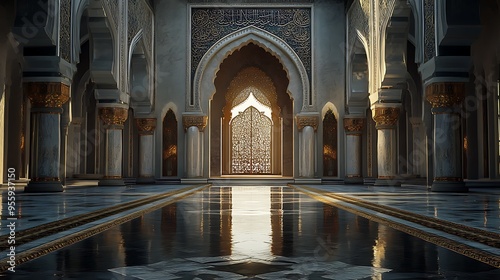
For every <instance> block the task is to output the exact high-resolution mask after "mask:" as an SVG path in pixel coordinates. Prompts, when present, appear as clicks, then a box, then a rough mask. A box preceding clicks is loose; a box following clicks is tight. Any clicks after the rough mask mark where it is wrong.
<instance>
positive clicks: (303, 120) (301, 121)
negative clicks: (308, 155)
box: [295, 116, 319, 131]
mask: <svg viewBox="0 0 500 280" xmlns="http://www.w3.org/2000/svg"><path fill="white" fill-rule="evenodd" d="M295 119H296V121H297V129H298V130H299V131H302V129H304V127H306V126H310V127H312V128H313V129H314V131H317V130H318V122H319V119H318V116H296V117H295Z"/></svg>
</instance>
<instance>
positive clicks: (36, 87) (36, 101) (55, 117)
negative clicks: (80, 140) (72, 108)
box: [24, 82, 69, 192]
mask: <svg viewBox="0 0 500 280" xmlns="http://www.w3.org/2000/svg"><path fill="white" fill-rule="evenodd" d="M24 91H25V92H26V93H27V94H28V98H29V99H30V101H31V104H32V109H31V112H32V116H33V117H32V120H33V123H32V133H33V138H32V146H31V160H30V163H31V167H30V170H31V174H30V179H31V180H30V182H29V184H28V185H27V186H26V188H25V189H24V191H25V192H60V191H63V185H62V183H61V179H60V159H61V158H60V155H61V113H62V112H63V109H62V105H63V104H64V103H66V102H67V101H68V100H69V86H68V85H65V84H63V83H58V82H28V83H25V84H24Z"/></svg>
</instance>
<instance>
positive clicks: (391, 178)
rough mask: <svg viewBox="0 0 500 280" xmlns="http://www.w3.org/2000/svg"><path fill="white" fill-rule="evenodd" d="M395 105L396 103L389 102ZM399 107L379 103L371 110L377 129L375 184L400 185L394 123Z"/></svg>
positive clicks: (396, 120) (397, 116)
mask: <svg viewBox="0 0 500 280" xmlns="http://www.w3.org/2000/svg"><path fill="white" fill-rule="evenodd" d="M391 105H392V106H395V105H397V104H391ZM399 112H400V109H399V107H389V106H388V105H386V104H384V105H382V104H380V105H377V106H375V108H373V110H372V116H373V120H374V121H375V122H376V126H375V128H376V129H377V131H378V133H377V167H378V177H377V180H376V181H375V185H376V186H386V185H400V184H401V183H400V182H399V181H398V180H397V178H396V177H397V170H398V168H397V167H398V166H397V152H396V151H397V150H396V148H397V136H396V129H397V127H396V125H397V122H398V118H399Z"/></svg>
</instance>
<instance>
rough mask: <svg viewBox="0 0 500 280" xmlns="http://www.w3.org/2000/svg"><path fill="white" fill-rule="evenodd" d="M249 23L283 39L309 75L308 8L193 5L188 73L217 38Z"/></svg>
mask: <svg viewBox="0 0 500 280" xmlns="http://www.w3.org/2000/svg"><path fill="white" fill-rule="evenodd" d="M248 26H255V27H258V28H261V29H263V30H266V31H268V32H270V33H272V34H274V35H276V36H278V37H280V38H281V39H283V40H284V41H285V42H286V43H287V44H288V45H290V47H291V48H292V49H293V50H294V51H295V52H296V53H297V55H298V56H299V57H300V59H301V61H302V63H303V65H304V67H305V68H306V71H307V74H308V76H309V78H310V77H311V9H310V8H299V7H297V8H293V9H292V8H267V9H262V8H261V9H259V8H192V10H191V34H192V35H191V77H192V78H194V73H195V71H196V68H197V67H198V64H199V63H200V61H201V59H202V57H203V55H204V54H205V53H206V52H207V51H208V50H209V49H210V47H211V46H213V45H214V44H215V43H216V42H217V41H218V40H220V39H221V38H223V37H224V36H226V35H229V34H230V33H233V32H235V31H238V30H240V29H242V28H245V27H248Z"/></svg>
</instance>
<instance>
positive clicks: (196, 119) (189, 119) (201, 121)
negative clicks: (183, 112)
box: [182, 116, 208, 131]
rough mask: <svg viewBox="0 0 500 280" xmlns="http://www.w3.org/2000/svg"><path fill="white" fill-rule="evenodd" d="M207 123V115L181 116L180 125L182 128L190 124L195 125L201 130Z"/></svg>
mask: <svg viewBox="0 0 500 280" xmlns="http://www.w3.org/2000/svg"><path fill="white" fill-rule="evenodd" d="M207 123H208V117H207V116H182V125H183V126H184V130H187V129H188V128H190V127H191V126H196V127H198V129H199V130H200V131H203V130H204V129H205V127H206V126H207Z"/></svg>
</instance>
